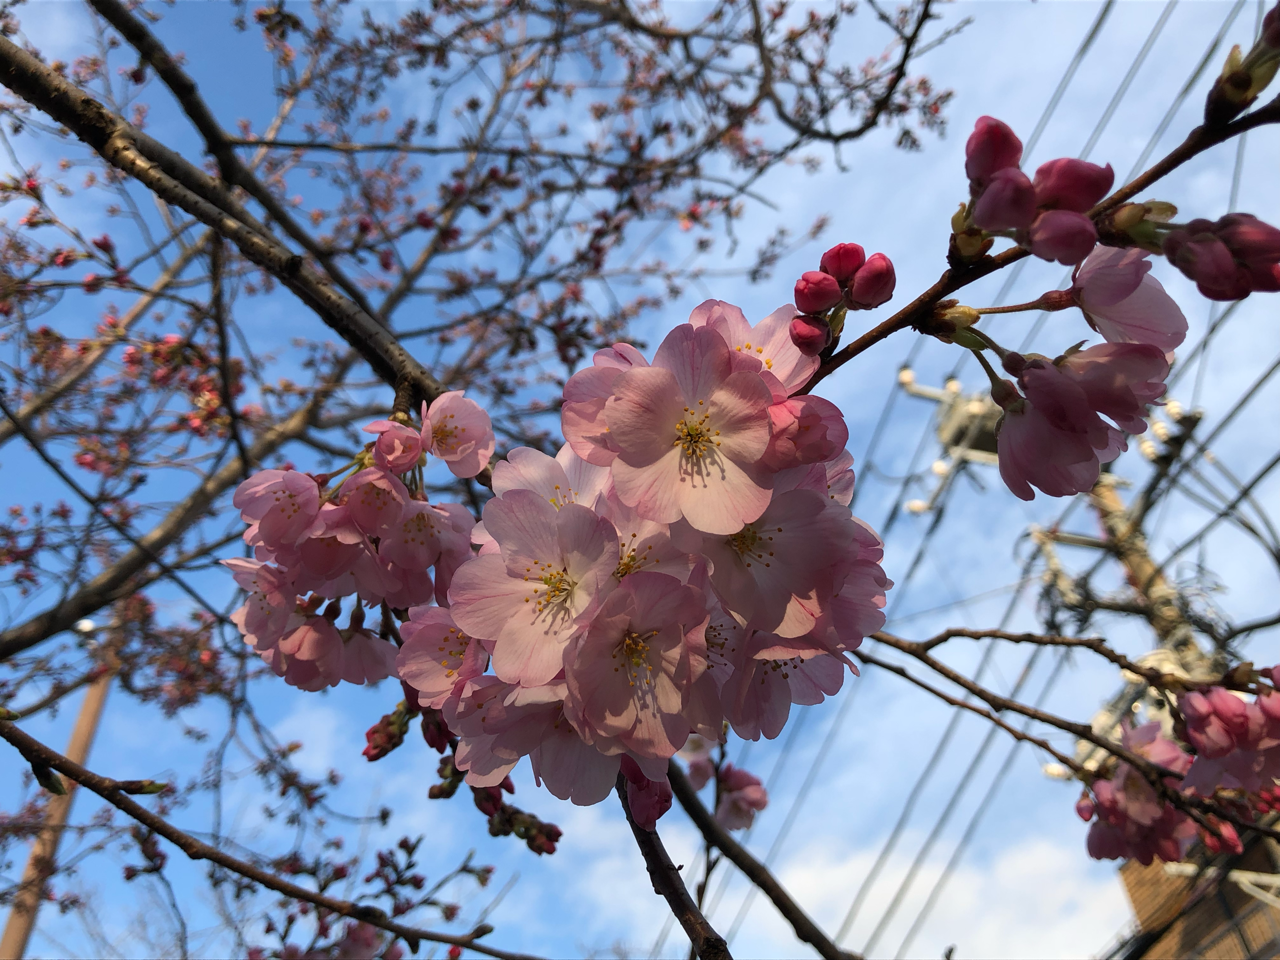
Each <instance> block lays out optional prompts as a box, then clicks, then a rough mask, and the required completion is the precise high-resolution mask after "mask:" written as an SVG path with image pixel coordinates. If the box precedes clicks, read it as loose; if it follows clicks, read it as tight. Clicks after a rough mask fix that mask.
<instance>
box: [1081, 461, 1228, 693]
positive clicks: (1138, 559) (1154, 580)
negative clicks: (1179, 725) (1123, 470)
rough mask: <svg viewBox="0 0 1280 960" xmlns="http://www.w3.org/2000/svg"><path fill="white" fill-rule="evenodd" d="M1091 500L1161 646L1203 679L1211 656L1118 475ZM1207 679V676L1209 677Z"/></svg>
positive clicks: (1097, 487)
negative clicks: (1198, 639) (1132, 514)
mask: <svg viewBox="0 0 1280 960" xmlns="http://www.w3.org/2000/svg"><path fill="white" fill-rule="evenodd" d="M1089 503H1090V504H1091V505H1092V506H1093V509H1094V510H1095V511H1096V512H1097V514H1098V519H1099V520H1100V521H1101V522H1102V528H1103V529H1104V530H1105V531H1106V533H1107V546H1108V547H1109V548H1110V549H1111V550H1113V551H1114V552H1115V554H1116V557H1117V559H1119V561H1120V562H1121V563H1122V564H1123V565H1124V568H1125V572H1126V573H1127V574H1128V578H1129V583H1130V585H1131V586H1132V587H1133V588H1134V589H1135V590H1136V591H1137V592H1138V594H1139V595H1140V596H1141V597H1142V598H1143V600H1144V601H1145V602H1146V607H1147V620H1148V621H1149V622H1150V624H1151V629H1153V630H1154V631H1155V633H1156V636H1157V637H1158V638H1159V641H1160V646H1161V647H1163V648H1165V649H1166V650H1169V651H1171V652H1172V653H1173V654H1174V655H1175V656H1176V657H1177V658H1178V662H1179V664H1180V665H1181V666H1182V669H1183V670H1184V671H1185V672H1186V674H1187V675H1188V676H1194V677H1196V678H1197V679H1199V678H1200V677H1201V676H1202V675H1205V672H1206V671H1207V670H1210V669H1212V668H1211V666H1210V662H1209V661H1210V658H1209V657H1207V656H1206V655H1205V653H1204V651H1203V650H1201V649H1200V645H1199V644H1198V643H1196V640H1195V634H1194V632H1193V631H1192V628H1191V624H1190V623H1188V622H1187V620H1186V618H1185V617H1183V615H1182V608H1181V606H1180V605H1179V603H1178V591H1177V590H1176V589H1174V588H1173V587H1172V586H1170V585H1169V581H1168V580H1166V579H1165V576H1164V572H1163V571H1162V570H1161V569H1160V568H1159V567H1158V566H1157V565H1156V563H1155V561H1153V560H1152V559H1151V554H1150V553H1148V552H1147V538H1146V537H1145V536H1144V535H1143V532H1142V527H1141V525H1140V524H1138V523H1135V522H1134V521H1133V520H1132V519H1131V518H1130V515H1129V511H1128V509H1127V508H1126V507H1125V504H1124V501H1122V500H1121V499H1120V494H1119V492H1118V491H1117V490H1116V479H1115V477H1114V476H1113V475H1112V474H1109V473H1104V474H1103V475H1102V476H1100V477H1099V478H1098V482H1097V483H1096V484H1094V487H1093V490H1091V491H1090V493H1089ZM1205 678H1206V679H1207V677H1205Z"/></svg>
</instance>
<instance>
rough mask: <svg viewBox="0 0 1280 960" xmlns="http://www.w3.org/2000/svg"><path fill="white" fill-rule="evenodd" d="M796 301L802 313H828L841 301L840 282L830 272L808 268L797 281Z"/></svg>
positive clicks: (797, 307)
mask: <svg viewBox="0 0 1280 960" xmlns="http://www.w3.org/2000/svg"><path fill="white" fill-rule="evenodd" d="M795 302H796V309H797V310H799V311H800V312H801V313H826V312H827V311H828V310H830V309H831V308H832V307H834V306H835V305H836V304H837V303H839V302H840V284H839V282H838V281H837V280H836V278H835V277H833V276H831V275H830V274H828V273H822V272H821V271H818V270H808V271H806V272H805V273H803V274H802V275H801V276H800V279H799V280H797V281H796V287H795Z"/></svg>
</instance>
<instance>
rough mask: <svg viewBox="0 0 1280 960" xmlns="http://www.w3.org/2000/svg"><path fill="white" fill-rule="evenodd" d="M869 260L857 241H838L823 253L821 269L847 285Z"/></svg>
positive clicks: (841, 284)
mask: <svg viewBox="0 0 1280 960" xmlns="http://www.w3.org/2000/svg"><path fill="white" fill-rule="evenodd" d="M866 262H867V254H866V251H865V250H863V249H862V247H861V246H860V245H858V244H856V243H837V244H836V245H835V246H834V247H832V248H831V249H830V250H828V251H827V252H826V253H824V254H823V255H822V263H821V271H822V272H823V273H826V274H829V275H830V276H831V277H833V278H834V279H835V281H836V282H837V283H838V284H840V286H842V287H843V286H845V285H846V284H847V283H848V282H849V281H850V280H852V279H853V275H854V274H855V273H857V272H858V270H859V269H861V267H862V265H863V264H864V263H866Z"/></svg>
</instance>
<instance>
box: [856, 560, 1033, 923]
mask: <svg viewBox="0 0 1280 960" xmlns="http://www.w3.org/2000/svg"><path fill="white" fill-rule="evenodd" d="M1039 554H1040V551H1039V550H1038V549H1037V550H1036V551H1035V552H1034V553H1032V555H1031V556H1030V557H1029V558H1028V559H1027V562H1026V564H1025V565H1024V566H1023V570H1022V579H1021V580H1020V581H1019V582H1018V589H1017V591H1016V592H1015V593H1014V595H1013V596H1012V597H1011V598H1010V599H1009V605H1008V606H1007V607H1006V608H1005V612H1004V615H1003V616H1002V617H1001V618H1000V625H999V627H997V629H998V630H1004V629H1005V628H1007V627H1008V625H1009V621H1010V619H1011V618H1012V617H1013V612H1014V610H1015V609H1016V608H1017V606H1018V603H1019V601H1020V600H1021V599H1022V593H1023V589H1024V588H1025V587H1026V585H1027V584H1028V583H1030V579H1029V574H1030V573H1031V568H1032V566H1033V565H1034V564H1035V561H1036V558H1037V557H1038V556H1039ZM995 649H996V644H995V643H994V642H991V643H988V644H987V647H986V649H985V650H983V652H982V659H981V660H979V661H978V666H977V669H976V670H975V671H974V677H973V681H974V683H981V682H982V677H983V674H984V673H985V672H986V669H987V665H988V664H989V663H990V661H991V657H992V656H993V655H994V653H995ZM966 699H967V698H966ZM963 715H964V711H963V710H961V709H960V708H959V707H957V708H956V709H954V710H953V711H952V713H951V719H950V721H948V723H947V728H946V729H945V730H944V731H943V732H942V736H941V737H940V738H939V739H938V745H937V746H936V747H935V748H934V751H933V755H932V756H931V757H930V758H929V760H928V762H926V763H925V765H924V769H923V770H921V771H920V776H919V777H917V778H916V782H915V786H913V787H912V788H911V790H910V792H909V793H908V794H907V799H906V801H905V802H904V803H903V805H902V810H901V812H900V813H899V814H898V820H897V822H896V823H895V824H894V825H893V829H892V830H891V831H890V832H889V836H888V838H887V839H886V840H885V842H884V844H883V845H882V846H881V847H880V853H879V854H878V855H877V856H876V861H875V863H874V864H872V866H871V869H870V871H868V873H867V875H866V877H865V878H863V881H862V884H861V885H860V886H859V887H858V892H857V893H856V894H855V895H854V898H853V902H852V903H851V904H849V909H848V911H847V912H846V913H845V915H844V920H843V921H841V923H840V929H839V930H838V931H837V932H836V935H835V938H834V939H835V942H836V943H837V944H838V943H840V941H842V940H843V939H844V938H845V936H846V935H847V934H848V933H849V928H850V927H852V926H853V921H854V920H855V919H856V917H857V915H858V910H859V909H861V907H862V904H863V903H864V902H865V900H866V897H867V894H868V893H870V892H871V888H872V887H873V886H874V885H875V882H876V880H877V879H878V878H879V876H880V871H881V870H883V869H884V866H885V864H886V863H888V862H889V857H890V856H891V855H892V854H893V851H894V848H895V847H896V846H897V844H898V839H899V838H900V837H901V836H902V832H903V830H905V829H906V825H907V822H908V821H909V820H910V819H911V814H912V813H913V812H914V810H915V806H916V801H917V800H919V798H920V794H921V793H922V792H923V791H924V788H925V786H926V785H927V784H928V782H929V779H930V778H931V777H932V775H933V771H934V768H935V767H936V766H937V764H938V761H940V760H941V759H942V756H943V754H944V753H945V752H946V749H947V746H948V745H949V744H950V742H951V738H952V737H953V736H954V735H955V732H956V730H957V729H959V726H960V720H961V717H962V716H963Z"/></svg>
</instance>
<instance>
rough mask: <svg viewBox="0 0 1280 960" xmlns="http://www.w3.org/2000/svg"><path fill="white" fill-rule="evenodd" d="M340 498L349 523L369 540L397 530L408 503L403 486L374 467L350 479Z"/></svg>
mask: <svg viewBox="0 0 1280 960" xmlns="http://www.w3.org/2000/svg"><path fill="white" fill-rule="evenodd" d="M340 495H341V496H342V497H343V498H344V499H345V501H346V506H347V510H348V511H349V513H350V517H351V522H352V523H354V524H355V525H356V527H357V528H359V530H360V531H361V532H362V533H364V534H365V535H366V536H370V537H385V536H389V535H390V534H391V533H392V531H394V530H395V529H396V528H397V527H398V526H399V524H400V518H401V517H402V516H403V515H404V509H405V505H406V504H407V503H408V502H409V491H408V490H407V489H405V485H404V484H403V483H401V482H400V481H399V480H397V479H396V478H395V477H394V476H392V475H391V474H389V473H387V472H386V471H384V470H380V469H378V468H377V467H368V468H366V469H364V470H361V471H360V472H359V473H356V474H354V475H353V476H351V477H349V478H348V479H347V481H346V482H345V483H343V485H342V489H341V491H340Z"/></svg>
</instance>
